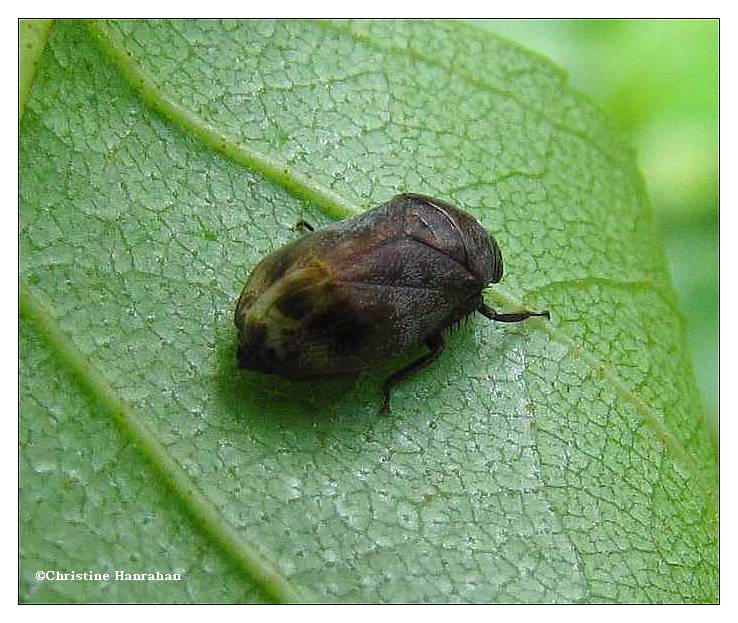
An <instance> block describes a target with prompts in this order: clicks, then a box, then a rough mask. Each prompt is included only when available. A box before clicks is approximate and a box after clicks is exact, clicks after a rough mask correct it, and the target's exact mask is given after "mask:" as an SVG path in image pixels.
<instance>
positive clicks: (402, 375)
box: [382, 334, 445, 413]
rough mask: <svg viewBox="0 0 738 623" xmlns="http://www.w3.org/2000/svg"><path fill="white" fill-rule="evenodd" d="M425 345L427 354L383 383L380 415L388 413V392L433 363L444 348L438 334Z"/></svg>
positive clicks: (441, 338)
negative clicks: (428, 350)
mask: <svg viewBox="0 0 738 623" xmlns="http://www.w3.org/2000/svg"><path fill="white" fill-rule="evenodd" d="M425 344H426V346H427V347H428V348H430V352H429V353H426V354H425V355H423V356H422V357H419V358H418V359H416V360H415V361H413V362H412V363H409V364H408V365H406V366H405V367H404V368H402V369H401V370H398V371H397V372H395V373H394V374H392V375H391V376H390V377H389V378H388V379H387V380H386V381H385V382H384V390H383V391H384V394H383V398H382V413H389V412H390V392H391V391H392V388H393V387H394V386H395V385H397V384H398V383H399V382H400V381H403V380H404V379H406V378H407V377H409V376H410V375H412V374H415V373H416V372H417V371H418V370H422V369H423V368H425V367H426V366H427V365H429V364H430V363H433V362H434V361H435V360H436V359H437V358H438V356H439V355H440V354H441V353H442V352H443V349H444V347H445V344H444V343H443V337H442V336H441V335H440V334H438V335H436V336H433V337H431V338H429V339H427V340H426V342H425Z"/></svg>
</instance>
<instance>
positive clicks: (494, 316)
mask: <svg viewBox="0 0 738 623" xmlns="http://www.w3.org/2000/svg"><path fill="white" fill-rule="evenodd" d="M477 310H478V311H479V313H480V314H483V315H485V316H487V318H489V319H490V320H496V321H497V322H520V321H521V320H525V319H526V318H530V317H531V316H543V317H544V318H547V319H549V320H550V319H551V314H549V313H548V310H545V311H540V312H536V311H529V310H527V309H524V310H522V311H519V312H512V313H509V314H501V313H500V312H498V311H497V310H495V309H492V308H491V307H490V306H489V305H487V304H486V303H480V304H479V307H478V308H477Z"/></svg>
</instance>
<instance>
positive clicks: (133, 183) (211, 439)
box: [20, 21, 718, 602]
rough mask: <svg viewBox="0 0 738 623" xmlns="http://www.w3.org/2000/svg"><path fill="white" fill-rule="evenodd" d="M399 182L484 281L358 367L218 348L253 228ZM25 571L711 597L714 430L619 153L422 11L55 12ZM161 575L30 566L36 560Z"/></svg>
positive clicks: (32, 242)
mask: <svg viewBox="0 0 738 623" xmlns="http://www.w3.org/2000/svg"><path fill="white" fill-rule="evenodd" d="M400 191H417V192H425V193H430V194H433V195H436V196H440V197H443V198H445V199H448V200H450V201H452V202H455V203H456V204H458V205H459V206H461V207H463V208H465V209H467V210H469V211H471V212H472V213H474V214H475V215H476V216H477V217H478V218H479V219H480V220H481V221H482V222H483V223H484V224H485V226H486V227H487V228H488V229H489V230H490V231H491V232H494V234H495V236H496V238H497V240H498V242H499V243H500V246H501V248H502V250H503V254H504V257H505V267H506V275H505V278H504V280H503V284H501V287H499V288H498V287H495V288H494V289H493V290H492V291H490V293H489V301H490V303H493V304H495V305H497V306H498V307H499V308H505V309H512V308H515V307H518V306H521V305H523V304H525V305H528V306H532V307H545V308H548V309H550V310H551V312H552V321H551V322H550V323H546V322H544V321H540V320H534V321H530V322H528V323H524V324H519V325H509V326H503V325H495V324H493V323H490V322H489V321H487V320H486V319H483V318H481V317H480V318H475V319H473V320H471V321H470V322H469V323H468V324H467V325H466V326H463V327H462V328H461V329H460V330H459V331H458V332H456V333H454V334H453V335H452V336H450V337H449V340H448V348H447V352H446V353H444V355H443V357H442V358H441V359H440V360H439V361H438V362H437V363H436V364H434V365H433V366H432V367H429V368H427V369H426V370H424V371H422V372H421V373H419V374H418V375H417V376H416V377H413V378H411V379H409V380H407V381H406V382H405V383H403V384H402V385H401V386H400V387H399V388H398V389H397V391H396V393H395V394H394V396H393V403H392V405H393V412H392V414H391V416H389V417H380V416H379V415H378V406H379V400H380V387H381V382H382V379H383V378H384V377H385V376H386V375H387V374H388V373H390V372H392V371H393V370H394V369H396V368H397V367H398V365H400V364H401V363H403V362H405V361H407V360H408V359H409V358H410V357H412V356H413V353H407V354H405V355H404V356H402V357H398V358H397V359H395V360H394V361H389V362H386V364H383V365H381V366H378V368H377V369H376V370H373V371H371V372H370V373H367V374H365V375H362V376H361V377H359V378H358V379H349V380H345V381H340V382H322V383H310V384H301V385H298V384H295V383H293V382H289V381H286V380H282V379H279V378H273V377H267V376H261V375H257V374H255V373H247V372H240V371H237V370H236V369H235V368H234V348H235V329H234V327H233V326H232V312H233V308H234V304H235V299H236V297H237V295H238V293H239V291H240V288H241V285H242V283H243V281H244V279H245V278H246V276H247V275H248V274H249V272H250V270H251V269H252V268H253V267H254V265H255V264H256V262H257V261H258V260H259V258H260V257H262V256H263V255H264V254H265V253H268V252H269V251H271V250H272V249H275V248H277V247H278V246H280V245H281V244H283V243H284V242H286V241H287V240H290V239H291V238H293V237H294V236H295V235H296V234H295V233H294V232H292V231H291V227H292V226H293V225H294V223H295V222H296V221H297V220H299V219H300V218H306V219H308V220H310V221H314V222H315V223H316V224H317V223H320V222H325V221H327V220H328V219H329V218H336V217H342V216H347V215H350V214H353V213H356V212H358V211H360V210H363V209H366V208H368V207H370V206H372V205H374V204H376V203H378V202H381V201H384V200H386V199H388V198H389V197H391V196H392V195H393V194H395V193H397V192H400ZM20 202H21V211H20V220H21V229H20V248H21V278H22V285H21V292H20V299H21V318H22V320H21V433H20V443H21V463H20V479H21V504H20V520H21V552H20V554H21V564H20V573H21V584H20V591H21V595H20V598H21V600H22V601H26V602H30V601H34V602H47V601H105V602H107V601H131V602H142V601H145V602H152V601H153V602H159V601H162V602H165V601H166V602H168V601H183V602H187V601H197V602H201V601H205V602H212V601H224V602H235V601H256V600H260V599H263V600H282V601H292V600H300V599H306V600H312V601H320V602H336V601H362V602H365V601H371V602H374V601H380V602H457V601H459V602H462V601H463V602H594V601H618V602H679V601H688V602H712V601H716V600H717V598H718V595H717V505H716V491H717V485H716V464H715V457H714V453H713V451H712V448H711V446H710V443H709V441H708V438H707V435H706V433H705V430H704V424H703V413H702V411H701V409H700V407H699V406H698V405H699V400H698V397H697V394H696V390H695V386H694V381H693V378H692V373H691V370H690V368H689V364H688V361H687V358H686V356H685V351H684V343H683V327H682V324H681V320H680V317H679V314H678V311H677V309H676V306H675V302H674V295H673V293H672V289H671V285H670V283H669V280H668V276H667V273H666V270H665V268H664V258H663V252H662V249H661V245H660V243H659V242H658V239H657V237H656V234H655V231H654V227H653V219H652V216H651V214H650V211H649V209H648V206H647V199H646V197H645V196H644V192H643V189H642V185H641V181H640V178H639V176H638V173H637V171H636V170H635V168H634V164H633V156H632V154H631V153H630V151H629V150H628V149H627V148H626V147H625V146H624V145H623V144H622V143H621V141H620V140H619V139H618V137H617V135H616V134H615V132H613V131H612V129H611V128H610V125H609V124H608V123H607V121H606V120H605V119H603V117H602V116H601V115H600V113H598V112H597V111H596V110H595V109H594V108H593V107H592V106H591V105H590V104H589V103H588V102H586V101H585V100H583V99H582V98H581V97H580V96H578V95H577V94H576V93H574V92H572V91H571V90H570V89H569V88H568V87H567V85H566V79H565V77H564V76H563V75H562V73H561V72H560V71H559V70H558V69H556V68H554V67H553V66H551V65H550V64H549V63H548V62H547V61H546V60H545V59H542V58H540V57H538V56H535V55H533V54H531V53H529V52H526V51H523V50H522V49H519V48H517V47H516V46H514V45H513V44H511V43H508V42H505V41H503V40H500V39H497V38H495V37H493V36H491V35H489V34H487V33H485V32H483V31H481V30H477V29H476V28H474V27H473V26H468V25H464V24H460V23H444V22H432V23H423V22H413V21H409V22H385V21H383V22H369V23H332V22H331V23H322V22H313V21H311V22H295V21H282V22H261V21H259V22H257V21H246V22H236V21H226V22H214V21H175V22H161V21H135V22H106V23H92V24H82V23H78V22H73V21H72V22H69V21H65V22H58V23H57V24H56V25H55V26H54V27H53V30H52V32H51V35H50V39H49V42H48V45H47V48H46V50H45V52H44V54H43V56H42V58H41V60H40V65H39V68H38V72H37V75H36V78H35V82H34V84H33V88H32V90H31V93H30V96H29V99H28V101H27V104H26V109H25V113H24V116H23V119H22V122H21V154H20ZM44 569H53V570H59V571H65V572H73V571H77V572H83V571H85V570H91V571H93V572H113V573H114V571H115V570H124V571H128V572H135V571H138V572H146V571H153V572H155V571H160V572H162V573H174V572H178V573H181V575H182V580H181V581H180V582H159V583H155V582H115V581H109V582H85V581H79V582H73V581H67V582H59V581H57V582H53V581H41V582H39V581H37V580H35V579H34V574H35V573H36V572H37V571H38V570H44Z"/></svg>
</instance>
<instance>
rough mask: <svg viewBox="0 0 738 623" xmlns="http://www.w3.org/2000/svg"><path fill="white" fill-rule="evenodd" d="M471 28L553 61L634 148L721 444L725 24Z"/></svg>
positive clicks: (493, 24) (553, 23)
mask: <svg viewBox="0 0 738 623" xmlns="http://www.w3.org/2000/svg"><path fill="white" fill-rule="evenodd" d="M473 21H474V22H475V23H476V24H477V25H479V26H482V27H483V28H486V29H489V30H490V31H492V32H494V33H497V34H499V35H502V36H504V37H506V38H508V39H511V40H513V41H516V42H517V43H519V44H522V45H524V46H525V47H527V48H530V49H532V50H535V51H537V52H540V53H542V54H544V55H545V56H548V57H549V58H551V59H552V60H553V61H554V62H556V63H557V64H558V65H559V66H560V67H562V68H563V69H565V70H566V72H567V73H568V74H569V78H570V81H571V84H572V85H573V86H574V87H575V88H576V89H577V90H579V91H580V92H582V93H585V94H587V95H588V96H589V97H590V98H591V99H592V100H594V102H595V103H596V104H597V105H598V106H599V107H600V108H602V109H603V110H604V111H605V112H606V113H607V114H608V115H609V116H610V117H611V118H612V119H613V120H614V121H615V123H617V124H618V125H619V126H620V127H621V129H622V130H623V133H624V135H625V136H626V137H627V138H628V139H629V140H630V143H631V144H632V145H633V147H634V148H635V150H636V152H637V154H638V160H639V164H640V168H641V171H642V172H643V175H644V177H645V181H646V186H647V188H648V192H649V196H650V198H651V204H652V205H653V208H654V211H655V213H656V218H657V222H658V226H659V229H660V231H661V234H662V236H663V240H664V246H665V249H666V256H667V260H668V263H669V269H670V271H671V276H672V279H673V282H674V288H675V289H676V293H677V298H678V299H679V305H680V307H681V310H682V313H683V314H684V316H685V318H686V321H687V341H688V346H689V349H690V351H691V354H692V362H693V367H694V372H695V376H696V378H697V384H698V385H699V388H700V391H701V392H702V397H703V401H704V403H705V407H706V410H707V420H708V427H709V429H710V432H711V434H712V436H713V439H714V440H715V441H716V443H717V430H718V30H719V26H718V21H717V20H473Z"/></svg>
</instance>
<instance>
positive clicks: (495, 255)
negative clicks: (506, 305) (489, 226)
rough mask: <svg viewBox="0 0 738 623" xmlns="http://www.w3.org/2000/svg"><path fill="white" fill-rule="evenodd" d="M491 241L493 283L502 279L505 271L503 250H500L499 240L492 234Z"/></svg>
mask: <svg viewBox="0 0 738 623" xmlns="http://www.w3.org/2000/svg"><path fill="white" fill-rule="evenodd" d="M489 239H490V243H491V247H492V267H491V268H492V277H491V281H492V283H498V282H499V281H500V280H501V279H502V272H503V266H502V252H501V251H500V247H499V246H498V245H497V241H496V240H495V239H494V238H493V237H492V236H490V237H489Z"/></svg>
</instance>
